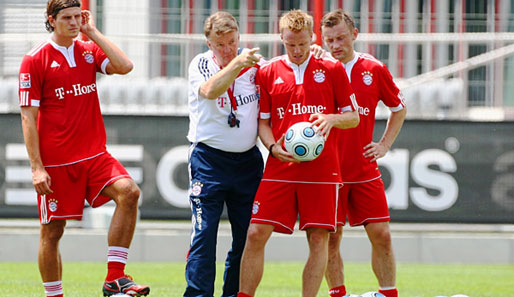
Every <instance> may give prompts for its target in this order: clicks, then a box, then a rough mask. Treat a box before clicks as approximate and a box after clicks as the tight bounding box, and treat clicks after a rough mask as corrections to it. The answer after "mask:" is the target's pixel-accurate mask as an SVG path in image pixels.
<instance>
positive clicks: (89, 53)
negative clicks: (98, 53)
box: [82, 51, 95, 64]
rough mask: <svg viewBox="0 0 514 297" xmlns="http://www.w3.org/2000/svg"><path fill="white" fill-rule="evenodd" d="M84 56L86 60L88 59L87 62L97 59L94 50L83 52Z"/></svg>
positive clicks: (91, 62)
mask: <svg viewBox="0 0 514 297" xmlns="http://www.w3.org/2000/svg"><path fill="white" fill-rule="evenodd" d="M82 56H83V57H84V60H86V62H87V63H89V64H93V62H94V61H95V58H94V57H93V52H91V51H85V52H83V53H82Z"/></svg>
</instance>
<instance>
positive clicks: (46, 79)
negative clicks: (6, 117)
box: [19, 0, 150, 296]
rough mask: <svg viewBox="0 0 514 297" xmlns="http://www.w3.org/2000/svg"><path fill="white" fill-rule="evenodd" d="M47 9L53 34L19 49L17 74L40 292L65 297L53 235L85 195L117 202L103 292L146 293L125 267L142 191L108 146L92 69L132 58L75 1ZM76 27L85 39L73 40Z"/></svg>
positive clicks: (59, 1)
mask: <svg viewBox="0 0 514 297" xmlns="http://www.w3.org/2000/svg"><path fill="white" fill-rule="evenodd" d="M46 14H47V22H46V28H47V30H48V31H49V32H52V34H51V36H50V38H49V39H48V40H47V41H45V42H43V43H42V44H40V45H38V46H37V47H35V48H34V49H32V50H31V51H30V52H29V53H28V54H27V55H25V57H24V58H23V61H22V64H21V67H20V76H19V83H20V84H19V103H20V106H21V120H22V127H23V134H24V138H25V145H26V148H27V152H28V155H29V159H30V164H31V167H32V182H33V184H34V188H35V190H36V192H37V194H38V207H39V217H40V221H41V236H40V243H39V253H38V263H39V271H40V273H41V278H42V281H43V286H44V288H45V292H46V296H63V290H62V262H61V255H60V253H59V240H60V238H61V237H62V234H63V232H64V227H65V225H66V220H68V219H81V218H82V212H83V208H84V199H85V200H87V201H88V203H89V204H90V205H91V206H92V207H98V206H100V205H103V204H104V203H106V202H108V201H110V200H113V201H114V202H115V203H116V210H115V212H114V215H113V217H112V221H111V226H110V229H109V234H108V244H109V252H108V259H107V261H108V263H107V267H108V272H107V277H106V280H105V283H104V287H103V293H104V295H105V296H110V295H114V294H117V293H125V294H128V295H131V296H141V295H148V293H149V291H150V288H149V287H148V286H141V285H137V284H136V283H134V282H133V281H132V279H131V278H130V276H128V275H125V273H124V268H125V264H126V261H127V258H128V249H129V246H130V243H131V241H132V237H133V234H134V228H135V224H136V218H137V207H138V206H137V205H138V204H137V201H138V198H139V193H140V190H139V188H138V186H137V185H136V183H135V182H134V181H133V180H132V179H131V178H130V176H129V175H128V173H127V171H126V170H125V168H124V167H123V166H122V165H121V164H120V163H119V162H118V161H117V160H116V159H114V158H113V157H112V156H111V155H110V154H109V153H108V152H107V151H106V146H105V142H106V134H105V127H104V123H103V119H102V115H101V112H100V105H99V101H98V93H97V85H96V73H97V72H102V73H104V74H114V73H117V74H126V73H128V72H130V71H131V70H132V68H133V65H132V62H131V61H130V60H129V59H128V57H127V56H126V55H125V54H124V53H123V52H122V51H121V50H120V49H119V48H118V47H116V45H114V44H113V43H112V42H111V41H109V40H108V39H107V38H105V36H104V35H102V34H101V33H100V32H99V31H98V30H97V28H96V27H95V25H94V22H93V18H92V16H91V13H90V12H89V11H82V10H81V2H80V1H79V0H50V1H48V3H47V10H46ZM79 33H82V34H84V35H85V36H87V37H88V38H89V39H90V40H91V41H90V42H83V41H80V40H77V39H75V38H76V37H77V36H78V35H79Z"/></svg>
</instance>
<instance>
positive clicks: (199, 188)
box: [191, 181, 203, 196]
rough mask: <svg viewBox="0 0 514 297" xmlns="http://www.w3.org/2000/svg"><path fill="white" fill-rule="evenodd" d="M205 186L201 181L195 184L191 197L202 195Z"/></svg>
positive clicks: (192, 187)
mask: <svg viewBox="0 0 514 297" xmlns="http://www.w3.org/2000/svg"><path fill="white" fill-rule="evenodd" d="M202 187H203V184H202V183H201V182H199V181H197V182H194V183H193V185H192V186H191V195H193V196H198V195H200V194H201V193H202Z"/></svg>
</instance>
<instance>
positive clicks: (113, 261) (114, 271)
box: [105, 246, 129, 282]
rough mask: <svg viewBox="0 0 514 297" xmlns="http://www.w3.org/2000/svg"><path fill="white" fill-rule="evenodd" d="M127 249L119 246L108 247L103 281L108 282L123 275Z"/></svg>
mask: <svg viewBox="0 0 514 297" xmlns="http://www.w3.org/2000/svg"><path fill="white" fill-rule="evenodd" d="M128 252H129V249H128V248H125V247H121V246H109V253H108V254H107V276H106V277H105V280H106V281H108V282H110V281H113V280H115V279H118V278H120V277H122V276H124V275H125V264H126V263H127V259H128Z"/></svg>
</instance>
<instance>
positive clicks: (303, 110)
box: [277, 103, 327, 119]
mask: <svg viewBox="0 0 514 297" xmlns="http://www.w3.org/2000/svg"><path fill="white" fill-rule="evenodd" d="M325 109H327V108H326V107H325V106H323V105H302V104H301V103H294V104H291V107H290V108H288V109H287V112H288V113H291V114H293V115H302V114H312V113H323V112H324V111H325ZM285 112H286V111H285V110H284V108H283V107H279V108H277V113H278V116H279V117H280V118H281V119H282V118H284V114H285Z"/></svg>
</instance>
